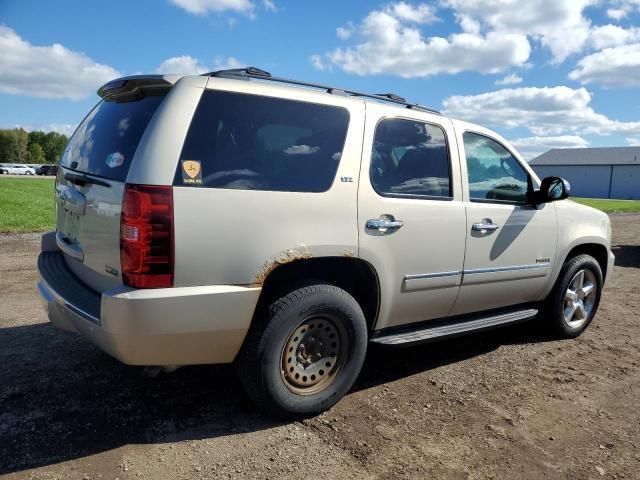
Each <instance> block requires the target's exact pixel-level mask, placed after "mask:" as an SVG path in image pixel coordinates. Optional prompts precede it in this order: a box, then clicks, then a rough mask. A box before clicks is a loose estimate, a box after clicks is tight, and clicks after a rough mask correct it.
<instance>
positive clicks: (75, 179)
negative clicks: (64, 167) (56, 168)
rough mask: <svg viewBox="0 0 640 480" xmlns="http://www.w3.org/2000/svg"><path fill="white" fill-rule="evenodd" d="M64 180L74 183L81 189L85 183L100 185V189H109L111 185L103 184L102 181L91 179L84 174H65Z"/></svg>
mask: <svg viewBox="0 0 640 480" xmlns="http://www.w3.org/2000/svg"><path fill="white" fill-rule="evenodd" d="M64 179H65V180H68V181H70V182H71V183H75V184H76V185H80V186H81V187H82V186H84V185H86V184H87V183H93V184H94V185H100V186H102V187H111V184H110V183H108V182H105V181H104V180H100V179H99V178H93V177H90V176H88V175H85V174H84V173H71V172H67V173H65V174H64Z"/></svg>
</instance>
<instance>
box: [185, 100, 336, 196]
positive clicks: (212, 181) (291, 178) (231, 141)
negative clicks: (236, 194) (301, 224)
mask: <svg viewBox="0 0 640 480" xmlns="http://www.w3.org/2000/svg"><path fill="white" fill-rule="evenodd" d="M348 126H349V112H348V111H347V110H346V109H344V108H341V107H334V106H328V105H319V104H315V103H308V102H298V101H293V100H285V99H279V98H272V97H264V96H258V95H248V94H241V93H230V92H218V91H206V92H205V93H204V94H203V96H202V99H201V100H200V104H199V105H198V108H197V110H196V113H195V115H194V117H193V120H192V122H191V126H190V127H189V133H188V134H187V139H186V141H185V144H184V147H183V150H182V155H181V157H180V160H181V161H180V164H179V165H178V169H177V171H176V178H175V184H176V185H188V186H197V187H212V188H229V189H239V190H277V191H287V192H323V191H326V190H328V189H329V187H330V186H331V184H332V183H333V180H334V177H335V175H336V171H337V169H338V164H339V163H340V157H341V155H342V149H343V148H344V142H345V137H346V135H347V128H348Z"/></svg>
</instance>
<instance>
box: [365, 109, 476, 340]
mask: <svg viewBox="0 0 640 480" xmlns="http://www.w3.org/2000/svg"><path fill="white" fill-rule="evenodd" d="M415 115H416V117H418V118H421V117H422V116H424V119H421V120H418V119H413V118H412V119H407V118H397V117H384V111H381V112H379V113H378V111H377V107H376V106H374V105H368V106H367V124H366V128H365V137H364V145H365V148H364V150H363V159H362V166H361V173H360V183H359V189H358V227H359V246H360V249H359V254H360V258H362V259H364V260H366V261H367V262H369V263H370V264H371V265H372V266H373V267H374V268H375V269H376V271H377V273H378V278H379V280H380V290H381V291H380V307H379V315H378V322H377V324H376V326H375V328H377V329H379V328H385V327H390V326H396V325H402V324H409V323H414V322H419V321H422V320H429V319H432V318H438V317H444V316H446V315H447V314H448V313H449V311H450V310H451V308H452V306H453V303H454V302H455V298H456V295H457V293H458V289H459V285H460V281H461V278H462V264H463V258H464V241H465V240H464V239H465V228H466V219H465V210H464V204H463V203H462V197H461V195H462V190H461V186H460V181H459V180H460V176H459V167H458V160H457V159H458V157H457V149H456V146H455V145H456V143H455V138H454V133H453V128H452V125H451V123H450V122H449V120H446V119H443V118H442V117H438V116H435V115H429V114H426V113H425V114H417V113H416V114H415ZM452 158H453V159H455V163H454V164H453V166H452V160H451V159H452Z"/></svg>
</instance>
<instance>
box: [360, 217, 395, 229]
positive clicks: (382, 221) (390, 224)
mask: <svg viewBox="0 0 640 480" xmlns="http://www.w3.org/2000/svg"><path fill="white" fill-rule="evenodd" d="M402 225H403V223H402V221H400V220H390V219H387V218H374V219H371V220H367V224H366V228H367V229H368V230H380V231H381V232H386V231H388V230H397V229H398V228H400V227H402Z"/></svg>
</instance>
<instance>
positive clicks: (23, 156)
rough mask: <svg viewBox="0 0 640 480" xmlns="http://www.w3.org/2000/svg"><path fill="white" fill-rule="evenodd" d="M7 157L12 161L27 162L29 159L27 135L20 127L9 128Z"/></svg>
mask: <svg viewBox="0 0 640 480" xmlns="http://www.w3.org/2000/svg"><path fill="white" fill-rule="evenodd" d="M9 137H10V139H9V145H8V147H9V158H10V162H13V163H27V161H28V160H29V151H28V145H29V135H28V134H27V132H25V131H24V130H23V129H22V128H14V129H13V130H9Z"/></svg>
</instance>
